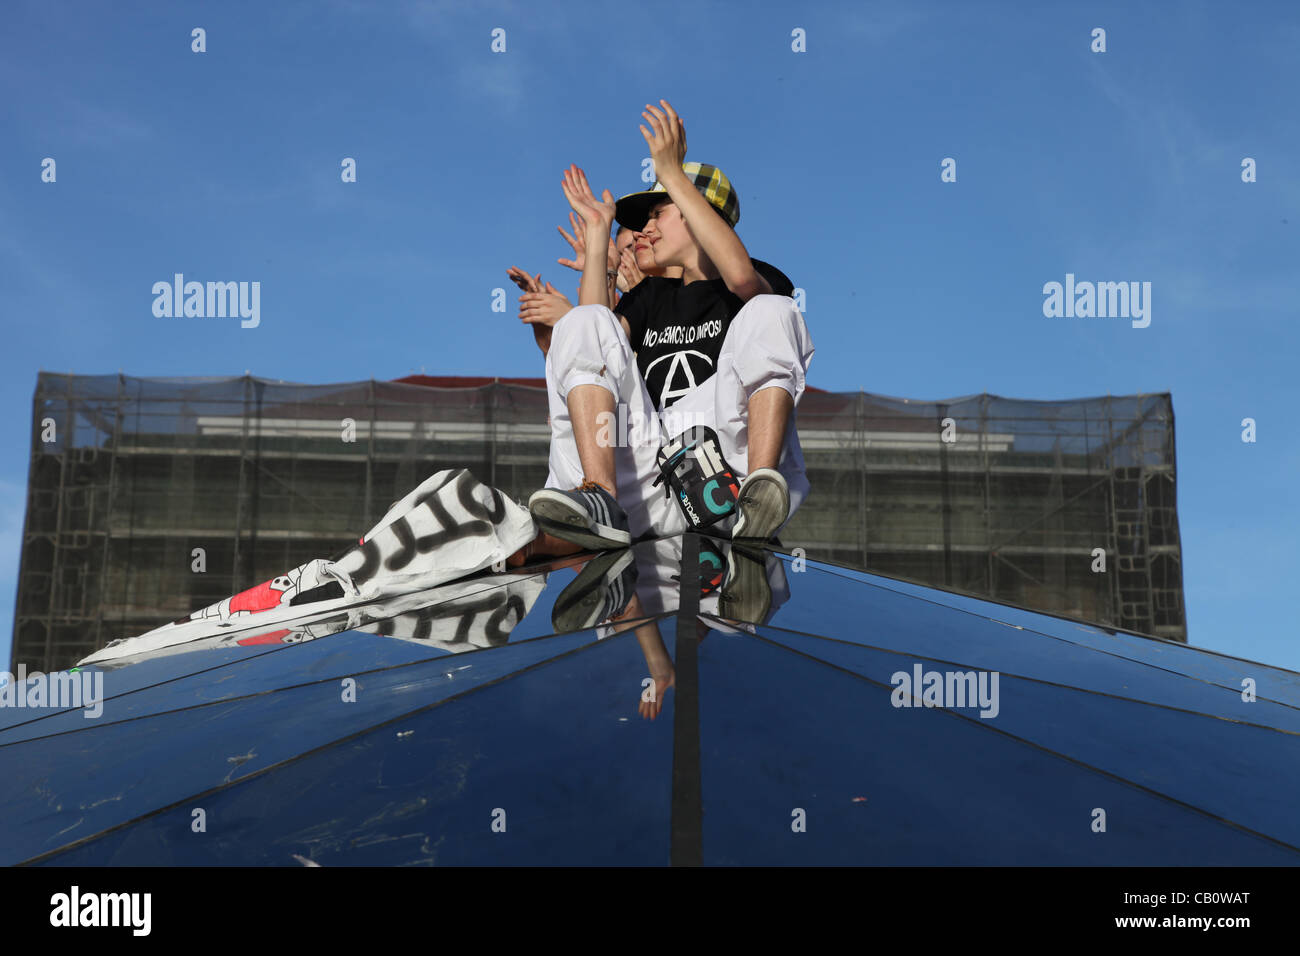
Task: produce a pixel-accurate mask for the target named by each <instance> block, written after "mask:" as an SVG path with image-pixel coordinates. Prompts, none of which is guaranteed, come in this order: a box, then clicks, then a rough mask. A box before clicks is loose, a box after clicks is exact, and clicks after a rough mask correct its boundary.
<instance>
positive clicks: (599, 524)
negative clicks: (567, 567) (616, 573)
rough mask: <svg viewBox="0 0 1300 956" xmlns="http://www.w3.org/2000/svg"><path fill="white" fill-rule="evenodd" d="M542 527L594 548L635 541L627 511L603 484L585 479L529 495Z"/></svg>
mask: <svg viewBox="0 0 1300 956" xmlns="http://www.w3.org/2000/svg"><path fill="white" fill-rule="evenodd" d="M528 510H529V511H531V512H532V515H533V517H534V518H535V519H536V520H537V524H538V526H539V527H540V528H541V530H543V531H545V532H547V533H548V534H551V535H554V536H555V537H557V538H562V539H564V540H565V541H571V542H573V543H574V544H578V545H581V546H582V547H584V548H587V549H590V550H592V551H608V550H609V549H611V548H625V547H627V546H628V545H630V544H631V543H632V533H631V531H630V530H629V528H628V523H627V513H626V512H625V511H624V510H623V509H622V507H620V506H619V503H618V502H617V501H615V500H614V496H613V495H612V494H610V493H609V491H608V490H607V489H606V488H605V486H604V485H601V484H598V483H596V482H594V481H584V482H583V483H582V484H581V485H579V486H578V487H577V488H572V489H570V490H569V491H561V490H560V489H558V488H543V489H542V490H541V491H536V492H534V493H533V496H532V497H531V498H529V499H528Z"/></svg>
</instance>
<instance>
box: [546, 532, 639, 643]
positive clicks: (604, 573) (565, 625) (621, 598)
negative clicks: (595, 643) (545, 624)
mask: <svg viewBox="0 0 1300 956" xmlns="http://www.w3.org/2000/svg"><path fill="white" fill-rule="evenodd" d="M635 589H636V561H635V560H633V557H632V549H631V548H623V549H621V550H619V551H607V552H606V553H604V554H600V555H597V556H596V557H594V558H592V559H591V560H589V561H588V562H587V563H586V565H585V566H584V567H583V569H582V570H581V571H579V572H578V576H577V577H575V578H574V579H573V580H572V581H571V582H570V583H569V586H568V587H567V588H565V589H564V590H563V591H561V592H560V595H559V597H557V598H556V599H555V607H554V608H553V609H552V610H551V625H552V626H553V627H554V628H555V632H556V633H557V634H567V633H568V632H570V631H582V630H586V629H587V628H589V627H595V626H596V625H597V624H599V623H600V622H601V621H607V620H609V619H610V618H612V617H617V616H618V615H620V614H622V613H623V611H624V610H625V609H626V608H627V605H628V602H630V601H631V600H632V595H633V594H635V593H636V590H635Z"/></svg>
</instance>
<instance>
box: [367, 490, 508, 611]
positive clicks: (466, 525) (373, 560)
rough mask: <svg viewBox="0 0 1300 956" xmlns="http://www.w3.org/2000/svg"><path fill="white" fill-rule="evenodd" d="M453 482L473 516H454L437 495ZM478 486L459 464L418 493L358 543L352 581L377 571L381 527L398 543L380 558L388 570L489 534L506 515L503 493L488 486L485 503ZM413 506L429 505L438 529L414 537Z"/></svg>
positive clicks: (369, 575)
mask: <svg viewBox="0 0 1300 956" xmlns="http://www.w3.org/2000/svg"><path fill="white" fill-rule="evenodd" d="M452 482H455V484H456V500H457V501H458V502H459V503H460V504H461V506H462V507H463V508H464V509H465V511H466V513H467V514H468V515H470V516H471V519H472V520H465V521H458V520H457V519H455V518H453V517H452V515H451V513H450V512H449V511H448V510H447V507H446V505H445V504H443V502H442V501H440V500H439V499H438V497H437V494H438V492H439V491H441V490H442V489H443V488H445V487H446V486H447V485H448V484H451V483H452ZM479 487H485V486H481V485H480V484H479V483H478V481H476V480H475V479H474V477H473V475H471V474H470V473H469V472H468V471H467V470H466V469H463V468H462V469H459V470H458V471H455V472H453V473H452V474H451V475H450V476H449V477H448V478H447V480H445V481H443V482H442V484H440V485H438V486H437V487H436V488H432V489H430V490H428V491H426V492H425V493H424V494H422V495H420V497H419V498H418V499H417V500H416V503H415V505H414V506H413V507H412V508H411V511H410V512H409V513H408V514H405V515H403V516H402V517H400V518H398V519H397V520H396V521H394V522H393V523H392V524H390V525H388V527H387V528H385V529H383V531H380V533H379V534H377V535H375V536H374V537H372V538H371V539H370V540H369V541H366V542H364V543H363V544H362V545H361V554H362V564H361V567H360V568H359V569H358V570H357V571H355V572H353V574H352V583H353V584H355V585H357V586H358V587H359V586H360V585H362V584H364V583H366V582H367V581H369V580H371V579H372V578H374V577H375V575H376V574H377V573H378V571H379V566H380V562H381V559H382V558H383V555H382V550H381V546H380V545H379V543H378V542H379V539H380V538H382V537H383V535H384V531H390V530H391V532H392V535H393V538H394V539H396V542H397V545H398V547H397V550H395V551H394V552H393V553H392V554H391V555H389V556H388V558H387V559H386V560H383V567H384V568H385V569H386V570H388V571H400V570H401V569H402V568H405V567H406V566H407V565H409V564H410V563H411V562H412V561H414V560H415V558H416V556H417V555H420V554H428V553H429V552H430V551H432V550H433V549H435V548H439V547H441V546H443V545H445V544H450V543H451V542H453V541H461V540H464V539H466V538H481V537H486V536H488V535H491V534H492V533H493V530H494V528H495V527H496V525H497V524H498V523H499V522H500V521H501V520H502V519H504V518H505V516H506V504H505V496H504V495H502V494H501V492H500V491H498V490H497V489H496V488H488V489H487V490H488V492H489V493H490V495H491V498H492V504H491V505H490V506H489V505H485V504H484V503H483V502H482V501H480V500H479V499H478V498H477V497H476V496H475V491H476V489H477V488H479ZM416 508H426V509H428V511H429V513H430V515H431V516H432V517H433V520H434V522H435V524H436V525H437V526H438V528H439V530H437V531H433V532H431V533H429V534H426V535H423V536H421V537H418V538H417V537H416V536H415V532H414V530H413V529H412V527H411V523H410V520H409V519H410V517H411V515H412V514H414V512H415V510H416Z"/></svg>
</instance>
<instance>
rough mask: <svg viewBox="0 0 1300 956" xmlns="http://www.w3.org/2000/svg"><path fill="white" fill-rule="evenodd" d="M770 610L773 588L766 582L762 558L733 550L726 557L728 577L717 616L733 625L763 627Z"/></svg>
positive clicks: (765, 570) (764, 561) (765, 567)
mask: <svg viewBox="0 0 1300 956" xmlns="http://www.w3.org/2000/svg"><path fill="white" fill-rule="evenodd" d="M759 554H762V552H759ZM771 609H772V587H771V585H770V584H768V581H767V562H766V560H765V556H764V557H759V556H757V555H750V554H748V553H746V552H743V551H740V550H738V549H737V548H732V549H731V552H730V553H729V554H728V555H727V577H726V580H725V581H724V582H723V584H722V595H721V597H719V599H718V614H719V615H720V616H721V617H725V618H730V619H731V620H733V621H745V622H748V623H750V624H763V623H766V621H767V613H768V611H770V610H771Z"/></svg>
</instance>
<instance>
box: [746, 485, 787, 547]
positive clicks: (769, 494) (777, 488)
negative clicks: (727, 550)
mask: <svg viewBox="0 0 1300 956" xmlns="http://www.w3.org/2000/svg"><path fill="white" fill-rule="evenodd" d="M737 498H738V499H739V502H738V506H737V507H738V510H739V512H740V517H739V518H737V519H736V526H735V527H734V528H732V529H731V538H732V540H733V541H735V540H737V539H740V538H752V539H758V540H761V541H767V540H770V539H771V537H772V536H773V535H774V534H776V532H777V531H778V530H780V528H781V525H783V524H785V519H786V518H788V517H790V488H789V486H787V485H786V483H785V478H783V477H782V476H781V473H780V472H779V471H775V470H773V469H771V468H759V469H757V470H756V471H751V472H750V473H749V475H748V476H746V478H745V480H744V481H742V482H741V483H740V494H739V495H737Z"/></svg>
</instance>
